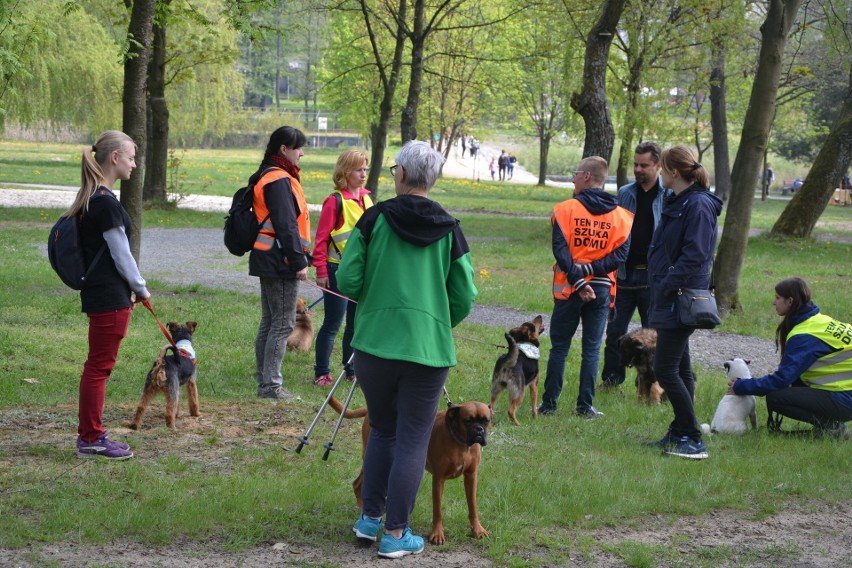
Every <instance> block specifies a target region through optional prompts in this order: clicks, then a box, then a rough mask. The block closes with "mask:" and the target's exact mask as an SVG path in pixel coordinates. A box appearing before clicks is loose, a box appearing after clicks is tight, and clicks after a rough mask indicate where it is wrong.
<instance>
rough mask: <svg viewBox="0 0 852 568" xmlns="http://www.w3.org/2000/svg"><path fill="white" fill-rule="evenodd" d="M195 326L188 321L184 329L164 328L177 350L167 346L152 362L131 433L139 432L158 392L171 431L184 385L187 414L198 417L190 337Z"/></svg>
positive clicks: (193, 360) (175, 323) (177, 324)
mask: <svg viewBox="0 0 852 568" xmlns="http://www.w3.org/2000/svg"><path fill="white" fill-rule="evenodd" d="M197 326H198V324H197V323H195V322H194V321H188V322H186V323H185V324H183V325H182V324H179V323H177V322H174V321H170V322H169V323H168V324H167V327H168V328H169V332H170V333H171V334H172V339H173V340H174V342H175V344H176V345H177V349H175V348H174V347H172V346H171V345H166V346H165V347H163V348H162V349H161V350H160V355H159V356H158V357H157V358H156V359H155V360H154V365H153V366H152V367H151V370H150V371H149V372H148V376H147V377H146V378H145V387H144V388H143V390H142V400H140V401H139V407H138V408H137V409H136V416H134V417H133V422H131V423H130V427H131V428H132V429H134V430H138V429H139V425H140V424H141V423H142V416H143V415H144V414H145V410H147V408H148V404H149V403H150V402H151V399H152V398H154V395H156V394H157V393H158V392H162V393H163V394H164V395H166V425H167V426H168V427H169V428H171V429H172V430H174V429H175V419H176V418H177V414H178V403H179V402H180V387H182V386H183V385H186V396H187V398H188V399H189V414H190V415H191V416H201V414H200V413H199V412H198V387H197V386H196V384H195V377H196V375H195V370H196V365H195V349H193V347H192V334H193V333H194V332H195V328H196V327H197ZM170 351H171V353H169V352H170Z"/></svg>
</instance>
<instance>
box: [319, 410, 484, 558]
mask: <svg viewBox="0 0 852 568" xmlns="http://www.w3.org/2000/svg"><path fill="white" fill-rule="evenodd" d="M329 406H331V407H332V408H333V409H334V410H335V411H336V412H337V413H338V414H340V413H341V412H343V405H342V404H341V403H340V401H339V400H337V399H336V398H334V397H331V399H330V400H329ZM343 416H344V417H345V418H361V417H363V418H364V421H363V422H362V423H361V457H362V459H363V457H364V452H365V451H366V449H367V440H368V438H369V437H370V419H369V417H368V416H367V409H366V408H358V409H347V410H346V412H345V413H344V415H343ZM491 418H492V413H491V408H490V407H488V406H487V405H485V404H483V403H481V402H465V403H464V404H458V405H452V406H451V407H450V408H449V410H442V411H440V412H438V414H437V415H436V416H435V424H434V425H433V426H432V435H431V436H430V438H429V449H428V450H427V453H426V471H428V472H429V473H431V474H432V533H431V534H430V535H429V542H431V543H432V544H444V542H446V540H447V539H446V536H445V535H444V517H443V514H442V513H441V511H442V502H443V498H444V482H445V481H446V480H448V479H455V478H456V477H458V476H460V475H464V493H465V497H466V498H467V517H468V521H469V522H470V534H471V536H473V537H474V538H483V537H487V536H488V531H486V530H485V529H484V528H483V527H482V524H480V522H479V509H478V508H477V506H476V484H477V474H478V472H479V462H480V460H481V459H482V446H484V445H485V444H486V443H487V435H488V427H489V426H490V425H491ZM363 479H364V470H363V469H362V470H361V471H360V472H359V473H358V477H356V478H355V481H353V482H352V489H353V491H354V492H355V501H357V503H358V509H363V508H364V504H363V501H362V499H361V485H362V483H363Z"/></svg>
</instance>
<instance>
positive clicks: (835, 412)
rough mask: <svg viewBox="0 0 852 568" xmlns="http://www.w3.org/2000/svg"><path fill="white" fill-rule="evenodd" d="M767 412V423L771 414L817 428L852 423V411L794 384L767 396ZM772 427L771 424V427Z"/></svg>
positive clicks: (823, 393)
mask: <svg viewBox="0 0 852 568" xmlns="http://www.w3.org/2000/svg"><path fill="white" fill-rule="evenodd" d="M766 410H768V411H769V417H770V420H771V419H772V414H773V413H778V414H780V415H781V416H786V417H787V418H792V419H793V420H798V421H800V422H807V423H808V424H813V425H814V426H816V427H817V428H827V427H834V426H837V425H838V424H840V423H841V422H849V421H850V420H852V409H850V408H846V407H843V406H841V405H839V404H837V403H836V402H835V401H834V399H833V398H831V393H829V392H828V391H825V390H821V389H814V388H810V387H808V386H807V385H805V384H804V383H802V382H800V381H796V382H795V383H793V385H792V386H791V387H790V388H786V389H781V390H777V391H772V392H771V393H769V394H767V395H766ZM771 427H772V425H771V423H770V428H771Z"/></svg>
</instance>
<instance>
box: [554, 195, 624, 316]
mask: <svg viewBox="0 0 852 568" xmlns="http://www.w3.org/2000/svg"><path fill="white" fill-rule="evenodd" d="M550 222H551V223H559V228H560V229H562V234H563V235H564V236H565V241H566V242H567V243H568V248H569V250H570V251H571V256H572V258H573V259H574V262H582V263H589V262H592V261H595V260H600V259H601V258H603V257H605V256H606V255H608V254H610V253H611V252H612V251H614V250H615V249H617V248H618V247H620V246H621V245H623V244H624V242H625V241H626V240H627V238H628V237H629V236H630V229H631V227H633V213H631V212H630V211H628V210H627V209H625V208H623V207H620V206H618V207H616V208H615V209H613V210H612V211H610V212H608V213H604V214H603V215H592V214H591V213H589V210H588V209H586V208H585V207H584V206H583V204H582V203H580V201H579V200H577V199H569V200H567V201H563V202H562V203H559V204H558V205H557V206H556V207H554V208H553V217H551V218H550ZM616 272H617V270H613V271H612V272H610V273H609V274H607V277H608V278H609V282H610V286H609V290H610V307H612V306H613V305H615V292H616V290H615V275H616ZM592 278H594V275H589V276H586V277H585V278H584V279H583V280H584V281H585V282H588V281H590V280H591V279H592ZM575 291H576V288H575V287H574V286H573V285H572V284H570V283H569V282H568V275H567V274H565V273H564V272H562V270H560V268H559V264H558V263H557V264H554V265H553V298H554V299H556V300H566V299H568V297H569V296H571V294H573V293H574V292H575Z"/></svg>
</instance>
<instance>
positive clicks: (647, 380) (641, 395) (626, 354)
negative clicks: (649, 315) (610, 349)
mask: <svg viewBox="0 0 852 568" xmlns="http://www.w3.org/2000/svg"><path fill="white" fill-rule="evenodd" d="M618 347H619V349H620V351H621V361H622V363H624V366H625V367H634V368H635V369H636V399H637V400H638V401H639V402H643V401H648V402H650V403H651V404H660V402H662V401H664V400H667V399H668V397H667V396H666V392H665V391H664V390H663V387H661V386H660V383H658V382H657V376H656V375H655V374H654V357H655V355H656V353H657V332H656V331H655V330H653V329H648V328H642V329H638V330H636V331H632V332H630V333H627V334H625V335H622V336H621V338H620V339H619V340H618Z"/></svg>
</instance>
